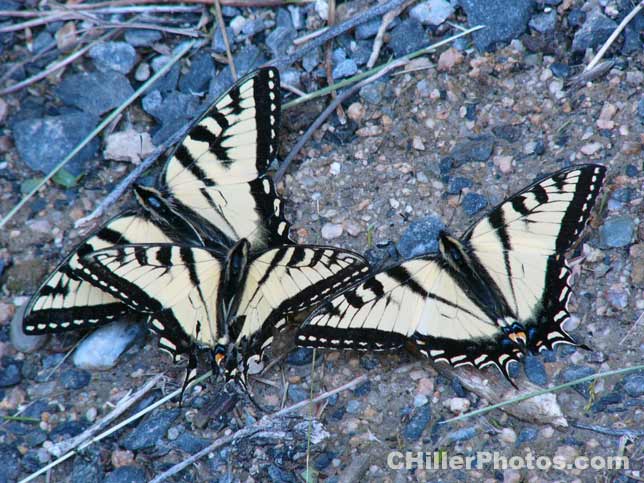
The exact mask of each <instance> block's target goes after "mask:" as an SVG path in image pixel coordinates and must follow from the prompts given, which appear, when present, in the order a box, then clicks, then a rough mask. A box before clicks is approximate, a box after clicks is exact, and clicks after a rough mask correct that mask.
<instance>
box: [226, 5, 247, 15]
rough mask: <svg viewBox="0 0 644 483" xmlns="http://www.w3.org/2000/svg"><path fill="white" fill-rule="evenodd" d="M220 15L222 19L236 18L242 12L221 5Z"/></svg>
mask: <svg viewBox="0 0 644 483" xmlns="http://www.w3.org/2000/svg"><path fill="white" fill-rule="evenodd" d="M221 14H222V15H223V16H224V17H236V16H237V15H241V14H242V12H241V10H240V9H238V8H237V7H230V6H228V5H222V6H221Z"/></svg>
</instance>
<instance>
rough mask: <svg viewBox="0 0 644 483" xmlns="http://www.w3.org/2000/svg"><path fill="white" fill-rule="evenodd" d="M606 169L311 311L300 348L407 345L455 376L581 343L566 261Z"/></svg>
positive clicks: (514, 205)
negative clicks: (457, 370) (458, 370)
mask: <svg viewBox="0 0 644 483" xmlns="http://www.w3.org/2000/svg"><path fill="white" fill-rule="evenodd" d="M605 174H606V168H604V167H603V166H599V165H594V164H588V165H580V166H573V167H569V168H566V169H562V170H560V171H558V172H556V173H554V174H552V175H550V176H546V177H544V178H541V179H539V180H538V181H536V182H534V183H533V184H531V185H530V186H528V187H526V188H524V189H522V190H521V191H519V192H518V193H516V194H513V195H512V196H510V197H509V198H507V199H506V200H505V201H503V202H502V203H501V204H499V205H498V206H496V207H495V208H494V209H492V210H491V211H490V213H489V214H487V215H486V216H484V217H483V218H481V219H480V220H478V221H477V222H475V223H474V224H473V225H472V226H470V227H469V228H468V229H467V230H466V231H465V233H464V234H463V236H462V237H461V238H455V237H453V236H451V235H450V234H448V233H447V232H445V231H442V232H441V233H440V234H439V237H438V245H439V251H438V254H429V255H423V256H418V257H415V258H411V259H409V260H406V261H404V262H402V263H400V264H398V265H396V266H393V267H391V268H388V269H386V270H383V271H381V272H379V273H376V274H373V275H369V276H368V277H366V278H365V279H364V280H361V281H360V282H359V283H357V284H356V285H355V286H353V287H350V288H348V289H347V290H345V291H344V292H342V293H340V294H338V295H337V296H335V297H333V298H331V299H329V300H328V301H327V302H325V303H324V304H322V305H321V306H320V307H319V308H317V309H316V310H314V311H313V312H312V313H311V314H310V315H309V316H308V318H307V319H306V320H305V321H304V323H303V325H302V326H301V327H300V328H299V329H298V332H297V334H296V339H297V344H298V345H301V346H305V347H328V348H336V349H340V348H342V349H355V350H386V349H395V348H398V347H402V346H403V345H406V344H408V343H409V344H411V345H412V346H414V347H416V348H417V349H418V351H420V353H421V354H423V355H424V356H426V357H429V358H431V359H433V360H434V361H444V362H447V363H449V364H451V365H453V366H460V365H466V364H469V365H473V366H476V367H477V368H479V369H480V368H483V367H485V366H488V365H494V366H496V367H498V368H499V370H500V371H501V372H502V373H503V374H504V375H505V376H506V377H507V378H508V380H510V381H511V379H510V377H509V372H508V367H509V365H510V364H511V363H512V362H513V361H518V360H519V358H521V357H522V355H523V353H524V351H526V350H529V351H531V352H533V353H537V352H540V351H542V350H545V349H552V348H553V347H554V346H556V345H557V344H561V343H563V344H573V345H576V343H575V341H574V340H573V339H572V338H571V337H570V335H569V334H568V333H566V331H565V330H564V328H563V324H564V322H565V321H566V320H567V319H568V318H569V316H570V314H569V312H568V310H567V303H568V299H569V297H570V293H571V289H570V283H569V281H570V276H571V270H570V268H569V267H568V264H567V263H566V260H565V258H564V254H565V252H566V251H567V250H568V249H569V248H570V247H571V246H572V245H573V244H574V243H575V242H576V241H577V240H578V239H579V237H580V235H581V233H582V231H583V229H584V227H585V226H586V223H587V221H588V218H589V216H590V212H591V210H592V208H593V206H594V204H595V200H596V198H597V196H598V193H599V191H600V189H601V186H602V184H603V181H604V177H605Z"/></svg>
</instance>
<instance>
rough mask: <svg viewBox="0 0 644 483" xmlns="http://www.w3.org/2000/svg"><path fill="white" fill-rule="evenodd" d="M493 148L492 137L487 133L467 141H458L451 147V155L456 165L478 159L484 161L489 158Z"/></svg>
mask: <svg viewBox="0 0 644 483" xmlns="http://www.w3.org/2000/svg"><path fill="white" fill-rule="evenodd" d="M493 150H494V138H493V137H492V136H489V135H483V136H479V137H477V138H474V139H470V140H468V141H464V142H461V143H458V144H457V145H456V146H454V149H452V152H451V153H450V154H451V157H452V158H453V159H454V161H455V162H456V165H457V166H460V165H461V164H463V163H467V162H471V161H478V162H484V161H487V160H488V159H490V156H491V155H492V151H493Z"/></svg>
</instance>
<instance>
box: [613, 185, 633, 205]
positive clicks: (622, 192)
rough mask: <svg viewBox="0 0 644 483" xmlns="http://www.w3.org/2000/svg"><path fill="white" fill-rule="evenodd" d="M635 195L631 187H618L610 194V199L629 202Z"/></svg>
mask: <svg viewBox="0 0 644 483" xmlns="http://www.w3.org/2000/svg"><path fill="white" fill-rule="evenodd" d="M636 196H637V195H636V194H635V190H634V189H633V188H618V189H616V190H615V191H613V193H612V194H611V196H610V199H611V200H614V201H618V202H619V203H629V202H630V201H631V200H632V199H634V198H635V197H636Z"/></svg>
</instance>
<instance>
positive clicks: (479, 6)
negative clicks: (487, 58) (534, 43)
mask: <svg viewBox="0 0 644 483" xmlns="http://www.w3.org/2000/svg"><path fill="white" fill-rule="evenodd" d="M460 5H461V7H462V8H463V10H465V14H466V15H467V23H468V25H469V26H470V27H474V26H475V25H485V27H486V28H484V29H481V30H478V31H476V32H474V33H473V34H472V35H473V37H474V45H475V46H476V48H477V49H478V50H479V51H480V52H484V51H491V50H494V49H495V48H496V47H497V45H498V44H506V43H508V42H510V41H511V40H512V39H516V38H518V37H519V36H520V35H521V34H523V33H524V32H525V30H526V27H527V25H528V20H530V17H531V16H532V9H533V6H534V2H533V0H487V1H484V2H482V1H480V0H461V1H460Z"/></svg>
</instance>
